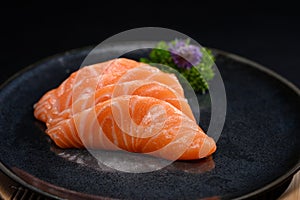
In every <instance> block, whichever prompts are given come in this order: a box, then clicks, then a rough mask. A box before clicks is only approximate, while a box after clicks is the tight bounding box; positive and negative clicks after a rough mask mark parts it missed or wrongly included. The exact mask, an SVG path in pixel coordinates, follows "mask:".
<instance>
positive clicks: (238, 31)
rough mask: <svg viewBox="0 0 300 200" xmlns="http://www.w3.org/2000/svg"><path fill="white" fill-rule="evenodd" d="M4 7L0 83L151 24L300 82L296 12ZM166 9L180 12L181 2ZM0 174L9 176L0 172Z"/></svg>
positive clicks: (99, 7) (30, 4) (30, 5)
mask: <svg viewBox="0 0 300 200" xmlns="http://www.w3.org/2000/svg"><path fill="white" fill-rule="evenodd" d="M3 9H4V12H1V14H0V16H1V26H2V30H1V35H2V36H1V38H2V42H1V67H0V84H2V83H4V82H5V80H7V79H8V78H9V77H10V76H12V75H13V74H15V73H16V72H18V71H20V70H22V69H23V68H25V67H27V66H28V65H30V64H32V63H34V62H36V61H38V60H40V59H43V58H45V57H48V56H51V55H54V54H57V53H61V52H64V51H67V50H70V49H74V48H79V47H84V46H89V45H97V44H98V43H100V42H101V41H103V40H104V39H106V38H108V37H110V36H112V35H114V34H117V33H119V32H121V31H125V30H128V29H132V28H137V27H145V26H156V27H164V28H170V29H173V30H177V31H179V32H182V33H184V34H186V35H188V36H190V37H192V38H193V39H195V40H197V41H198V42H199V43H200V44H202V45H203V46H208V47H212V48H216V49H221V50H224V51H228V52H231V53H235V54H238V55H240V56H243V57H246V58H248V59H250V60H253V61H255V62H258V63H260V64H262V65H264V66H266V67H268V68H269V69H271V70H273V71H275V72H277V73H278V74H280V75H281V76H283V77H285V78H286V79H288V80H289V81H291V82H292V83H293V84H295V85H296V86H297V87H300V78H299V75H300V57H299V53H300V51H299V47H300V37H299V36H300V26H299V24H300V23H299V22H300V17H298V16H262V15H253V16H214V12H213V10H212V11H211V12H205V13H202V14H201V12H200V13H197V14H193V15H187V14H182V13H181V14H182V15H183V16H182V17H178V16H177V17H172V13H170V12H165V13H163V12H162V13H161V17H157V13H156V14H154V13H149V12H142V11H141V9H138V10H137V12H136V13H132V12H131V13H126V12H122V13H121V14H120V15H118V16H117V17H116V18H115V19H113V18H111V16H110V15H111V14H112V13H115V12H116V11H115V10H114V9H112V11H111V13H110V14H109V15H108V14H105V13H104V12H102V11H103V10H104V9H106V7H104V6H91V5H90V6H83V7H77V8H76V9H75V8H74V9H73V8H72V9H70V8H69V7H68V6H66V5H64V6H62V5H56V6H53V5H52V6H51V7H50V8H48V9H47V7H46V6H38V7H37V6H35V5H33V4H32V3H28V4H22V5H16V6H8V7H4V8H3ZM176 9H177V10H176ZM170 10H173V11H171V12H179V10H180V6H177V8H172V9H170ZM174 10H176V11H174ZM125 11H126V10H125ZM153 12H154V11H153ZM179 13H180V12H179ZM151 15H152V16H151ZM154 15H156V17H155V16H154ZM143 16H144V17H145V18H144V17H143ZM153 16H154V17H153ZM204 16H205V17H204ZM185 19H186V20H185ZM188 20H190V21H192V24H190V23H191V22H190V21H189V23H188ZM1 180H2V181H8V180H7V179H5V178H4V177H3V175H2V174H1Z"/></svg>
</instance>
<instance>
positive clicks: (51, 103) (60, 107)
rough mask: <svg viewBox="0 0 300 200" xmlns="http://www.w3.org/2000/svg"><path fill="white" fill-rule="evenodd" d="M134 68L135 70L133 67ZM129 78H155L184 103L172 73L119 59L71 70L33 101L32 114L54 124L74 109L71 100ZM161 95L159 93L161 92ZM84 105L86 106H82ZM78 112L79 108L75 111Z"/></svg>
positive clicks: (178, 85)
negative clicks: (52, 87)
mask: <svg viewBox="0 0 300 200" xmlns="http://www.w3.org/2000/svg"><path fill="white" fill-rule="evenodd" d="M134 68H136V70H133V69H134ZM132 80H143V81H158V82H160V83H163V84H166V85H168V86H169V87H171V89H174V91H176V94H177V96H178V97H182V98H181V99H180V100H179V101H181V102H183V100H184V93H183V88H182V87H181V85H180V83H179V81H178V79H177V78H176V76H175V75H174V74H168V73H164V72H161V71H160V70H159V69H157V68H155V67H151V66H149V65H146V64H143V63H138V62H136V61H132V60H129V59H125V58H120V59H114V60H112V61H107V62H104V63H102V64H95V65H92V66H88V67H84V68H82V69H80V70H78V71H77V72H74V73H73V74H72V75H71V76H70V77H69V78H68V79H67V80H66V81H64V82H63V83H62V84H61V85H60V86H59V87H58V88H57V89H54V90H51V91H50V92H48V93H46V94H45V95H44V96H43V97H42V98H41V100H40V101H39V102H38V103H36V104H35V106H34V108H35V110H34V115H35V117H36V118H37V119H39V120H41V121H43V122H45V123H52V124H53V123H57V122H58V121H60V120H62V119H64V118H66V117H67V116H68V115H70V114H71V113H72V112H74V109H73V110H72V109H71V105H72V103H74V102H76V101H78V100H80V99H82V97H83V96H84V97H89V96H94V93H95V92H97V90H102V89H103V87H105V86H107V85H112V84H117V85H119V84H121V83H125V82H128V81H130V82H131V81H132ZM153 91H154V90H153ZM160 94H162V93H161V92H160ZM96 98H97V97H96ZM169 100H170V101H172V100H171V99H169ZM176 102H178V100H175V102H174V103H176ZM96 103H99V101H96ZM88 105H89V106H93V105H90V104H88ZM181 105H182V106H183V109H182V111H183V110H185V111H186V112H185V113H187V114H188V115H189V116H190V117H191V118H194V117H193V115H192V112H191V110H190V107H189V106H188V105H186V103H184V102H183V103H181ZM75 108H77V107H75ZM85 108H87V107H86V106H85ZM80 111H82V109H80V110H79V111H75V113H76V112H80Z"/></svg>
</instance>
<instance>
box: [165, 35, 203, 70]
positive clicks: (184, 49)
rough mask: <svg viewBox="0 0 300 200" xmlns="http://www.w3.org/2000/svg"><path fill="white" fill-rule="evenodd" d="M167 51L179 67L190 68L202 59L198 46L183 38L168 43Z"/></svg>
mask: <svg viewBox="0 0 300 200" xmlns="http://www.w3.org/2000/svg"><path fill="white" fill-rule="evenodd" d="M169 51H170V53H171V56H172V59H173V61H174V63H175V64H176V65H177V66H178V67H180V68H185V69H190V68H191V67H192V66H195V65H198V64H199V63H200V62H201V59H202V53H201V51H200V48H199V47H197V46H195V45H191V44H189V43H188V41H185V40H175V42H172V43H169Z"/></svg>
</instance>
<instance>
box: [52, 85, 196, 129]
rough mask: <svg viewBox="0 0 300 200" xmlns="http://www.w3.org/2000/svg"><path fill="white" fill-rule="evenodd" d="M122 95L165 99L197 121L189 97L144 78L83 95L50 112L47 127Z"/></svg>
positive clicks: (108, 86)
mask: <svg viewBox="0 0 300 200" xmlns="http://www.w3.org/2000/svg"><path fill="white" fill-rule="evenodd" d="M122 95H139V96H148V97H154V98H157V99H160V100H164V101H166V102H169V103H170V104H172V105H173V106H175V107H176V108H177V109H179V110H181V111H182V112H183V113H184V114H186V115H187V116H188V117H189V118H190V119H192V120H194V121H195V118H194V115H193V112H192V110H191V108H190V106H189V104H188V101H187V99H185V98H182V97H178V96H177V95H178V94H177V93H176V92H175V91H174V90H173V89H172V88H170V87H169V86H167V85H164V84H161V83H159V82H155V81H149V82H147V81H146V82H145V81H142V80H136V81H130V82H124V83H119V84H116V85H107V86H105V87H102V88H101V89H98V90H97V91H96V93H95V94H94V95H82V96H81V97H80V98H79V99H77V100H76V102H73V105H72V107H71V108H69V109H66V110H64V111H63V112H61V113H59V114H57V113H49V115H52V116H51V117H50V118H52V119H53V120H51V121H48V122H47V127H53V126H54V125H55V124H57V123H59V122H60V121H62V120H64V119H67V118H70V117H71V116H72V114H76V113H78V112H81V111H83V110H85V109H87V108H90V107H93V106H94V105H95V104H98V103H101V102H103V101H106V100H108V99H111V98H115V97H118V96H122Z"/></svg>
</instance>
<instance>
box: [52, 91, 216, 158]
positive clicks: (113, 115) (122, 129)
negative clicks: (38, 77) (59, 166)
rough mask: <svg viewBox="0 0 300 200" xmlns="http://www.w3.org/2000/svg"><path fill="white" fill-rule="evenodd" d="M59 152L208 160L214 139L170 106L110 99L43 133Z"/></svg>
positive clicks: (139, 99) (152, 100) (128, 97)
mask: <svg viewBox="0 0 300 200" xmlns="http://www.w3.org/2000/svg"><path fill="white" fill-rule="evenodd" d="M47 133H48V135H49V136H50V137H51V139H52V140H53V141H54V142H55V143H56V144H57V145H58V146H59V147H61V148H72V147H76V148H80V147H82V148H83V147H85V148H90V149H107V150H120V149H122V150H126V151H129V152H137V153H144V154H150V155H154V156H158V157H162V158H165V159H170V160H176V159H182V160H192V159H199V158H203V157H206V156H208V155H211V154H212V153H213V152H214V151H215V150H216V144H215V142H214V140H213V139H212V138H210V137H208V136H207V135H206V134H205V133H204V132H203V130H202V129H201V128H200V127H199V126H198V124H197V123H196V122H195V121H193V120H192V119H190V118H189V117H187V116H186V115H185V114H184V113H183V112H181V111H180V110H178V109H177V108H176V107H175V106H173V105H171V104H170V103H168V102H166V101H163V100H160V99H157V98H153V97H142V96H138V95H123V96H118V97H115V98H111V99H108V100H106V101H104V102H101V103H98V104H96V105H95V106H94V107H91V108H88V109H85V110H84V111H82V112H79V113H77V114H74V115H73V116H72V117H71V118H69V119H66V120H63V121H61V122H59V123H58V124H57V125H56V126H55V127H53V128H49V129H48V130H47Z"/></svg>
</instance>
